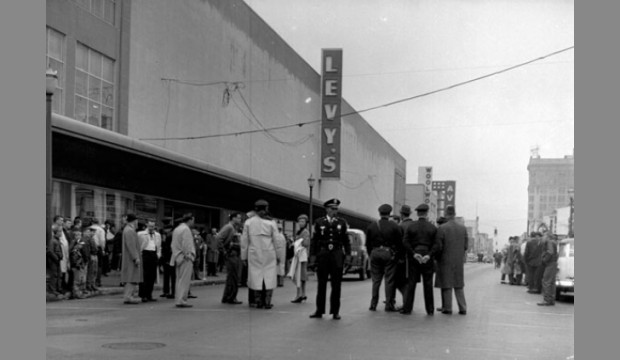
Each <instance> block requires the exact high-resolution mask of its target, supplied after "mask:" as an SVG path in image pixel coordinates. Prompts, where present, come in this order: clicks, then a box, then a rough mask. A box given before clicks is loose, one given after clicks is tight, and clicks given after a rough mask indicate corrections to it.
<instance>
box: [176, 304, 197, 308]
mask: <svg viewBox="0 0 620 360" xmlns="http://www.w3.org/2000/svg"><path fill="white" fill-rule="evenodd" d="M175 306H176V307H178V308H191V307H193V306H194V305H192V304H176V305H175Z"/></svg>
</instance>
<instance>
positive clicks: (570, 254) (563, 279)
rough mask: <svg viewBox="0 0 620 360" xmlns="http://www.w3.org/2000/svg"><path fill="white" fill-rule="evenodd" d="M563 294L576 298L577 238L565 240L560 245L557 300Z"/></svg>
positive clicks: (556, 283) (556, 284)
mask: <svg viewBox="0 0 620 360" xmlns="http://www.w3.org/2000/svg"><path fill="white" fill-rule="evenodd" d="M562 294H570V295H573V296H575V238H567V239H563V240H561V241H560V242H559V244H558V272H557V275H556V281H555V298H556V300H559V299H560V296H562Z"/></svg>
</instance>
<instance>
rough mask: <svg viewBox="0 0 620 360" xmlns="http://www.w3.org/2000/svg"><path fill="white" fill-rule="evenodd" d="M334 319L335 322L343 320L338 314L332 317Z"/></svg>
mask: <svg viewBox="0 0 620 360" xmlns="http://www.w3.org/2000/svg"><path fill="white" fill-rule="evenodd" d="M332 318H333V319H334V320H340V319H341V317H340V315H338V314H334V315H332Z"/></svg>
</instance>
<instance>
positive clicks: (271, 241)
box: [241, 200, 278, 309]
mask: <svg viewBox="0 0 620 360" xmlns="http://www.w3.org/2000/svg"><path fill="white" fill-rule="evenodd" d="M268 209H269V203H268V202H267V201H265V200H258V201H257V202H256V203H255V204H254V210H255V211H256V216H254V217H252V218H250V219H248V220H247V221H246V222H245V224H243V234H242V235H241V260H242V261H247V263H248V288H250V289H252V290H254V298H255V302H256V307H257V308H259V309H262V308H264V309H271V308H272V307H273V305H272V304H271V297H272V295H273V289H275V288H276V286H277V285H278V276H277V273H278V271H277V254H276V248H277V247H278V245H277V242H278V239H277V234H278V227H277V225H276V223H275V222H274V221H273V220H272V219H271V217H270V216H269V215H268Z"/></svg>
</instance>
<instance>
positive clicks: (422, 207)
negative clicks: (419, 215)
mask: <svg viewBox="0 0 620 360" xmlns="http://www.w3.org/2000/svg"><path fill="white" fill-rule="evenodd" d="M415 211H419V212H425V211H428V205H426V204H420V205H418V207H417V208H415Z"/></svg>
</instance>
